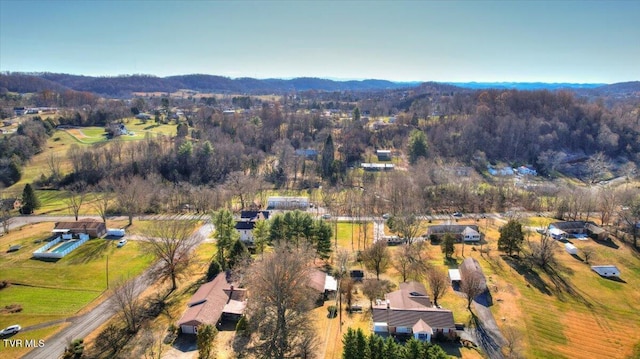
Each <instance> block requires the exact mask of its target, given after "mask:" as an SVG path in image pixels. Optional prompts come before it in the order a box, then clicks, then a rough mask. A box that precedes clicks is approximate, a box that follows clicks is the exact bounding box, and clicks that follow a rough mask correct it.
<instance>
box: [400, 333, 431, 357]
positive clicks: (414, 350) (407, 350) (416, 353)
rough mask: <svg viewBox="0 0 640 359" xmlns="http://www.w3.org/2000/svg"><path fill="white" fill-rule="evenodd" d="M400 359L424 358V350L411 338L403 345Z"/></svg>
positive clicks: (420, 344) (419, 343)
mask: <svg viewBox="0 0 640 359" xmlns="http://www.w3.org/2000/svg"><path fill="white" fill-rule="evenodd" d="M402 354H403V355H402V358H403V359H422V358H426V356H425V354H426V353H425V348H424V346H423V345H422V342H420V341H419V340H418V339H416V338H413V337H412V338H411V339H409V340H407V342H406V343H405V344H404V348H402Z"/></svg>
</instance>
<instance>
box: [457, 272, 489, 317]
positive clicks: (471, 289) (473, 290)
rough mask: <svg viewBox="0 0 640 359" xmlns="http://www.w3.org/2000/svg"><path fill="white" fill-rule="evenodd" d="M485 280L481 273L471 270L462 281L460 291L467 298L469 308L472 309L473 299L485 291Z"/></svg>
mask: <svg viewBox="0 0 640 359" xmlns="http://www.w3.org/2000/svg"><path fill="white" fill-rule="evenodd" d="M484 290H485V286H484V280H483V278H482V277H481V275H480V274H479V273H476V272H471V273H469V275H467V276H465V277H464V278H463V279H462V283H460V292H462V294H464V296H465V298H466V299H467V309H469V310H471V303H472V302H473V300H474V299H475V298H476V297H477V296H479V295H480V294H482V292H484Z"/></svg>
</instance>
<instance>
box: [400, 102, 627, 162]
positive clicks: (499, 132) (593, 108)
mask: <svg viewBox="0 0 640 359" xmlns="http://www.w3.org/2000/svg"><path fill="white" fill-rule="evenodd" d="M450 102H451V103H450V106H449V111H450V113H448V114H447V115H446V116H444V115H443V116H440V117H439V118H438V119H432V120H429V121H425V123H424V124H423V125H422V126H420V125H418V127H420V128H421V129H422V130H423V131H425V132H426V134H427V137H428V138H429V142H430V144H431V148H432V150H433V152H434V153H437V154H439V155H440V156H442V157H445V158H456V159H460V160H463V161H465V162H467V163H471V162H472V161H473V160H474V159H479V158H484V159H486V160H488V161H492V162H493V161H505V162H508V163H513V164H518V163H520V164H525V163H529V164H534V165H537V167H538V168H539V169H540V170H541V171H542V172H545V171H548V170H549V166H550V165H553V164H554V162H556V163H557V162H561V161H564V160H567V159H570V158H571V157H572V156H576V155H583V156H584V155H586V156H590V155H593V154H595V153H597V152H602V153H603V154H605V155H606V156H608V157H609V158H617V157H623V158H626V159H628V160H631V161H634V162H636V163H640V157H639V156H638V154H639V153H640V122H639V121H638V118H639V116H640V113H639V112H638V110H637V108H636V106H637V104H633V103H629V104H627V103H624V102H619V103H617V104H616V105H615V106H614V107H612V108H608V107H606V106H604V105H603V104H602V103H598V102H587V101H585V100H581V99H577V98H575V96H574V95H573V94H572V93H569V92H549V91H515V90H512V91H497V90H488V91H481V92H474V93H472V94H468V95H466V94H456V96H454V97H453V98H452V99H451V100H450ZM409 122H411V121H409Z"/></svg>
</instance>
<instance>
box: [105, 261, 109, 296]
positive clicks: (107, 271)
mask: <svg viewBox="0 0 640 359" xmlns="http://www.w3.org/2000/svg"><path fill="white" fill-rule="evenodd" d="M105 272H106V276H105V277H106V279H107V289H109V255H108V254H107V265H106V266H105Z"/></svg>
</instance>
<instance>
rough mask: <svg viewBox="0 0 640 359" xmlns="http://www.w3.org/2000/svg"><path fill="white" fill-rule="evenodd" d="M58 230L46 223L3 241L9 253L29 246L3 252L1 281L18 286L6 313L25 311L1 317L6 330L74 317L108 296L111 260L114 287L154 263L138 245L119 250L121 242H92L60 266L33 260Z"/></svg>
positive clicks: (5, 298)
mask: <svg viewBox="0 0 640 359" xmlns="http://www.w3.org/2000/svg"><path fill="white" fill-rule="evenodd" d="M52 228H53V223H40V224H35V225H29V226H25V227H23V228H22V229H20V230H15V231H12V232H11V233H9V234H8V235H6V236H3V237H0V245H1V246H2V248H3V249H4V248H8V247H9V246H11V245H14V244H21V245H22V246H23V247H22V248H21V249H20V250H18V251H16V252H12V253H7V252H4V251H2V252H0V280H6V281H8V282H10V283H15V284H12V285H10V286H9V287H8V288H5V289H3V290H2V291H1V293H2V294H1V296H0V307H4V306H6V305H9V304H20V305H21V306H22V308H23V310H22V312H20V313H14V314H0V327H5V326H8V325H11V324H16V323H18V324H20V325H22V326H23V327H24V326H27V325H33V324H37V323H44V322H49V321H53V320H58V319H62V318H66V317H69V316H73V315H74V314H75V313H77V312H78V311H79V310H81V309H82V308H83V307H85V306H86V305H87V304H89V303H90V302H92V301H94V300H96V298H98V297H99V296H100V295H102V293H103V292H104V291H105V289H106V287H107V258H108V273H109V274H108V275H109V281H113V280H116V279H118V278H120V277H133V276H136V275H138V274H140V273H142V272H143V271H144V269H145V268H147V267H148V266H149V265H150V264H151V262H152V260H153V257H152V256H151V255H149V254H147V253H145V252H144V251H143V250H142V248H140V245H139V243H137V242H135V241H129V243H128V244H127V245H125V246H124V247H122V248H117V247H116V241H113V240H106V239H92V240H90V241H88V242H87V243H85V244H83V245H82V246H80V247H79V248H77V249H76V250H75V251H73V252H71V253H70V254H68V255H67V256H66V257H64V258H62V259H60V260H58V261H56V262H48V261H41V260H36V259H32V258H31V253H32V252H33V251H34V250H35V249H37V248H39V247H41V246H43V245H44V244H45V242H43V241H42V240H43V239H45V238H47V237H49V236H50V233H51V232H50V231H51V229H52Z"/></svg>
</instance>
